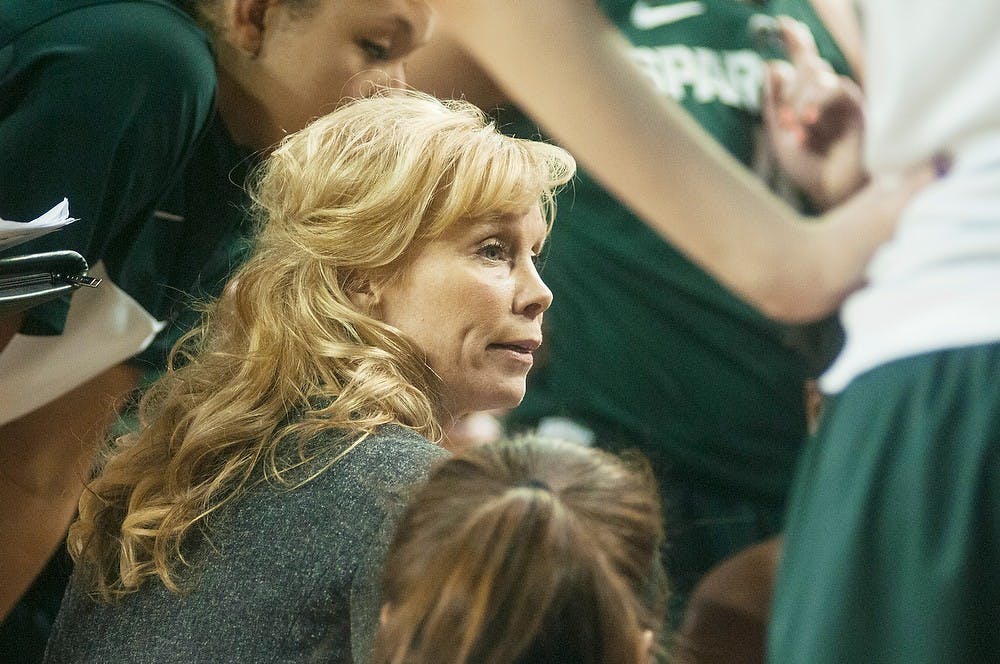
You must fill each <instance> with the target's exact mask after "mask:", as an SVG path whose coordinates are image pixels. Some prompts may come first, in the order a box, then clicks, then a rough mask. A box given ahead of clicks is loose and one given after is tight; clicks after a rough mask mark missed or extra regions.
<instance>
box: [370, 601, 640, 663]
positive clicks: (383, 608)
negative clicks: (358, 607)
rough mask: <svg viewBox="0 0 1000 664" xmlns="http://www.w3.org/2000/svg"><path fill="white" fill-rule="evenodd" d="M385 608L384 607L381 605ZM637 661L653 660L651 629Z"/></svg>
mask: <svg viewBox="0 0 1000 664" xmlns="http://www.w3.org/2000/svg"><path fill="white" fill-rule="evenodd" d="M382 610H383V611H384V610H385V607H382ZM639 661H640V662H653V661H655V660H654V659H653V630H651V629H645V630H643V631H642V639H640V641H639Z"/></svg>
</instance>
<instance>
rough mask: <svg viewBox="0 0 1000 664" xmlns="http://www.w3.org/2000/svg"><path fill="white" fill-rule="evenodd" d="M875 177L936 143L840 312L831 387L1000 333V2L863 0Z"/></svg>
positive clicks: (908, 164)
mask: <svg viewBox="0 0 1000 664" xmlns="http://www.w3.org/2000/svg"><path fill="white" fill-rule="evenodd" d="M861 4H862V7H863V10H864V13H863V21H864V28H865V31H866V33H867V34H868V35H876V36H877V38H876V39H869V40H868V43H867V44H866V63H867V70H868V75H867V90H866V94H867V97H868V124H867V137H866V146H865V158H866V161H867V163H868V166H869V168H870V170H871V172H872V173H873V174H874V175H875V176H881V175H887V174H893V173H901V172H904V171H906V170H907V169H910V168H912V167H914V166H916V165H918V164H920V163H921V162H924V161H926V160H928V159H930V158H931V157H932V156H933V155H935V154H938V153H946V154H949V155H951V156H952V158H953V165H952V168H951V171H950V172H949V174H948V176H947V177H945V178H944V179H942V180H940V181H938V182H936V183H934V184H932V185H931V186H930V187H928V188H927V189H926V190H925V191H923V192H921V194H920V195H919V196H917V197H916V198H915V199H914V200H913V202H912V203H911V204H910V205H909V206H908V207H907V209H906V210H905V211H904V214H903V216H902V218H901V221H900V225H899V228H898V230H897V232H896V234H895V236H894V237H893V239H892V240H890V241H889V242H888V243H887V244H886V245H885V246H884V247H883V248H881V249H880V250H879V251H878V253H876V255H875V258H874V260H873V261H872V263H871V264H870V265H869V267H868V274H867V277H868V285H867V286H865V288H863V289H862V290H860V291H858V292H857V293H855V294H853V295H851V296H850V297H849V298H848V300H847V302H845V304H844V307H843V310H842V314H841V316H842V320H843V323H844V327H845V330H846V333H847V342H846V345H845V347H844V349H843V351H842V352H841V354H840V356H839V357H838V358H837V360H836V362H835V363H834V364H833V366H832V367H831V368H830V369H829V371H827V373H826V374H825V375H824V376H823V379H822V386H823V389H824V391H826V392H831V393H832V392H837V391H840V390H841V389H843V388H844V387H845V386H846V385H847V384H848V383H849V382H850V381H851V380H852V379H853V378H855V377H856V376H858V375H859V374H861V373H864V372H865V371H867V370H869V369H872V368H874V367H876V366H879V365H881V364H884V363H886V362H890V361H892V360H896V359H900V358H903V357H909V356H912V355H917V354H920V353H925V352H930V351H934V350H941V349H945V348H956V347H961V346H969V345H975V344H981V343H988V342H995V341H998V340H1000V0H963V2H959V3H952V2H944V1H943V0H863V1H862V3H861Z"/></svg>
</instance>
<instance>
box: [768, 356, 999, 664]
mask: <svg viewBox="0 0 1000 664" xmlns="http://www.w3.org/2000/svg"><path fill="white" fill-rule="evenodd" d="M789 505H790V507H789V512H788V518H787V522H786V539H785V551H784V555H783V561H782V566H781V570H780V572H779V576H778V582H777V587H776V589H775V598H774V607H773V615H772V622H771V629H770V634H769V643H768V646H769V660H768V661H769V662H774V663H775V664H782V663H786V662H787V663H792V662H794V663H796V664H798V663H801V662H809V663H810V664H817V663H822V662H831V663H832V662H837V663H840V662H907V663H910V664H913V663H922V662H926V663H928V664H930V663H931V662H933V663H935V664H939V663H941V662H984V661H996V659H997V658H998V657H1000V628H998V626H997V613H1000V343H994V344H989V345H983V346H974V347H968V348H960V349H952V350H946V351H941V352H934V353H929V354H926V355H920V356H917V357H912V358H907V359H903V360H899V361H896V362H892V363H890V364H887V365H885V366H882V367H879V368H877V369H875V370H873V371H870V372H868V373H866V374H864V375H863V376H861V377H859V378H857V379H856V380H855V381H854V382H852V383H851V384H850V385H849V386H848V387H847V389H846V390H845V391H844V392H843V393H841V394H840V395H838V396H837V397H835V398H834V399H833V400H832V401H831V402H830V404H829V406H828V410H827V413H826V416H825V418H824V421H823V423H822V424H821V428H820V431H819V433H818V435H817V438H816V440H814V441H812V442H811V443H810V445H809V446H808V447H807V448H806V450H805V452H804V456H803V459H802V462H801V465H800V467H799V470H798V475H797V478H796V482H795V486H794V489H793V493H792V497H791V499H790V504H789Z"/></svg>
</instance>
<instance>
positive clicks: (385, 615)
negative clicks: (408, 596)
mask: <svg viewBox="0 0 1000 664" xmlns="http://www.w3.org/2000/svg"><path fill="white" fill-rule="evenodd" d="M391 617H392V604H391V603H390V602H386V603H385V604H383V605H382V610H381V611H379V614H378V624H379V625H381V626H382V627H385V625H386V623H388V622H389V619H390V618H391Z"/></svg>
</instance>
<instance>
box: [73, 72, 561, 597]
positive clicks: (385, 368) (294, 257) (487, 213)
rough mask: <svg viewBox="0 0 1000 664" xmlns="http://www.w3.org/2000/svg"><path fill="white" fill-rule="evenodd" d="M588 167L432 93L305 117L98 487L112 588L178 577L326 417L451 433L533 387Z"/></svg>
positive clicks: (359, 431)
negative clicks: (544, 278) (543, 254)
mask: <svg viewBox="0 0 1000 664" xmlns="http://www.w3.org/2000/svg"><path fill="white" fill-rule="evenodd" d="M573 171H574V164H573V160H572V158H571V157H570V156H569V155H568V154H567V153H566V152H565V151H563V150H561V149H559V148H557V147H554V146H551V145H547V144H543V143H538V142H532V141H523V140H516V139H511V138H508V137H505V136H503V135H501V134H499V133H497V131H496V130H495V128H494V127H493V126H492V124H489V123H488V122H487V121H486V118H485V117H484V116H483V114H482V113H481V112H480V111H479V110H477V109H476V108H475V107H473V106H471V105H470V104H467V103H465V102H460V101H449V102H442V101H438V100H436V99H434V98H432V97H429V96H426V95H422V94H419V93H405V92H387V93H385V94H380V95H376V96H375V97H372V98H369V99H362V100H357V101H354V102H351V103H349V104H347V105H345V106H343V107H341V108H340V109H338V110H337V111H335V112H333V113H332V114H330V115H327V116H324V117H322V118H320V119H319V120H317V121H316V122H314V123H312V124H310V125H309V126H307V127H306V128H305V129H303V130H301V131H300V132H297V133H295V134H292V135H290V136H289V137H288V138H287V139H285V140H284V141H283V142H282V143H281V145H280V146H279V147H278V149H276V150H275V151H274V153H273V154H272V155H271V156H270V157H269V158H268V160H267V161H266V163H265V164H264V168H263V170H262V172H261V174H260V177H259V179H258V181H257V183H256V185H255V187H254V189H253V197H254V201H255V208H256V209H255V212H256V216H257V217H258V218H259V222H260V225H259V230H258V235H257V239H256V242H255V246H254V250H253V252H252V254H251V256H250V258H249V259H248V260H247V262H246V263H245V264H244V265H243V266H242V267H241V268H240V269H239V270H238V271H237V273H236V274H235V276H234V277H233V279H232V280H231V281H230V283H229V285H228V286H227V288H226V290H225V293H224V295H223V296H222V297H221V298H220V299H219V301H218V302H215V303H213V304H212V305H211V307H210V309H209V310H208V311H207V312H206V314H205V316H204V319H203V322H202V324H201V326H200V327H199V328H198V329H197V330H195V331H194V332H193V333H191V334H190V335H188V337H187V338H186V339H185V340H184V341H183V342H182V344H181V345H180V346H179V347H178V348H177V349H175V354H174V358H173V366H172V368H171V369H170V370H169V371H168V372H167V374H165V375H164V376H163V378H161V379H160V380H159V381H158V382H157V383H156V384H155V385H154V386H153V387H152V388H151V389H150V391H149V392H148V393H147V394H146V395H145V397H144V399H143V402H142V405H141V408H140V419H141V428H140V430H139V431H138V432H137V433H136V434H134V435H131V436H127V437H125V438H123V439H121V440H120V441H119V442H118V444H117V448H116V449H115V450H113V451H112V452H111V454H110V456H109V459H108V460H107V462H106V464H105V465H104V467H103V469H102V472H101V473H100V475H99V476H98V477H97V478H96V479H95V481H94V482H93V483H92V485H91V487H90V490H89V491H87V492H85V493H84V496H83V498H82V499H81V502H80V517H79V519H78V520H77V522H76V523H75V524H74V525H73V527H72V529H71V532H70V536H69V547H70V551H71V553H72V554H73V555H74V557H75V558H76V559H77V560H78V561H79V562H81V563H82V565H81V567H82V568H83V569H82V570H81V571H80V572H78V573H79V574H82V575H84V577H85V578H86V579H87V581H88V583H89V585H90V586H92V588H93V591H94V592H95V594H97V595H98V596H100V597H102V598H104V599H114V598H115V597H120V596H121V595H124V594H126V593H128V592H131V591H134V590H136V589H137V588H138V587H139V586H140V585H141V584H142V583H143V582H144V581H146V580H147V579H149V578H150V577H153V576H156V577H159V579H160V580H161V581H162V582H163V583H164V584H165V585H166V586H167V587H168V588H170V589H171V590H179V589H180V588H179V586H178V578H177V576H176V573H177V571H178V567H179V566H180V565H182V561H183V552H182V547H181V545H182V543H183V542H184V541H185V539H186V538H187V536H188V535H189V534H190V533H191V532H192V531H193V530H196V529H198V528H200V527H202V526H204V524H205V519H206V518H207V517H208V516H210V515H211V514H212V513H213V512H215V511H216V510H219V509H220V508H222V507H224V506H225V504H226V503H227V502H228V501H231V500H234V499H237V498H238V497H239V496H240V495H241V493H242V492H243V490H244V488H245V486H246V485H247V483H248V481H250V479H251V478H252V477H254V476H255V473H258V472H260V471H261V469H264V471H265V472H266V474H267V476H268V477H269V478H272V479H273V478H278V479H281V475H282V471H283V467H284V465H283V464H284V461H283V459H284V458H285V457H287V456H288V455H287V453H286V452H287V450H289V449H291V450H296V449H297V450H298V452H299V454H298V456H299V460H302V458H301V457H302V455H303V453H304V452H303V449H304V447H303V444H304V443H305V442H308V441H310V440H312V439H314V438H315V437H316V436H317V435H318V434H320V433H323V432H328V431H336V432H338V435H339V434H343V435H342V436H341V437H342V438H346V439H348V440H350V441H351V442H353V443H356V444H363V438H364V437H365V436H367V435H369V434H371V433H373V432H374V431H375V429H376V428H377V427H378V426H380V425H383V424H399V425H403V426H405V427H409V428H411V429H413V430H414V431H416V432H417V433H420V434H422V435H424V436H425V437H427V438H428V439H430V440H438V439H440V437H441V431H442V427H443V426H447V425H448V424H449V423H450V422H451V421H452V420H453V419H454V418H456V417H460V416H461V415H463V414H465V413H468V412H471V411H474V410H485V409H492V408H506V407H511V406H514V405H516V404H517V403H518V402H519V401H520V399H521V398H522V397H523V395H524V387H525V378H526V375H527V372H528V370H529V368H530V367H531V362H532V353H533V351H534V350H535V348H536V347H537V346H538V344H539V343H540V342H541V319H542V313H543V312H544V311H545V309H546V308H547V307H548V306H549V303H550V302H551V293H550V292H549V291H548V289H547V288H546V287H545V285H544V284H543V283H542V282H541V280H540V279H539V277H538V273H537V271H536V269H535V263H534V261H535V257H536V256H537V255H538V253H539V251H540V250H541V248H542V244H543V242H544V240H545V237H546V234H547V231H548V227H549V222H550V220H551V215H552V213H553V208H552V197H553V193H554V190H555V189H556V188H558V187H559V186H561V185H563V184H564V183H566V182H567V181H568V180H569V178H570V177H571V176H572V174H573ZM359 441H360V442H359ZM328 472H336V466H333V467H332V468H330V469H329V471H328Z"/></svg>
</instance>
